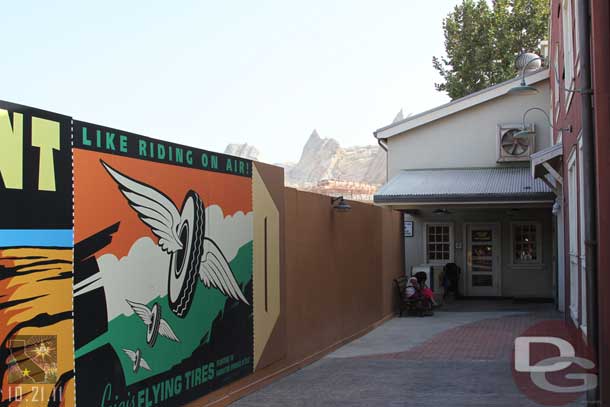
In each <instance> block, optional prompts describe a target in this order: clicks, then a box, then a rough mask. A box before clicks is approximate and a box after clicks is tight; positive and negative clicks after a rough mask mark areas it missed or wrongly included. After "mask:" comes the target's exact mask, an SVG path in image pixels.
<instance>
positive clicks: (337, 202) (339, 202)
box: [330, 196, 352, 212]
mask: <svg viewBox="0 0 610 407" xmlns="http://www.w3.org/2000/svg"><path fill="white" fill-rule="evenodd" d="M330 204H331V205H332V207H333V209H335V210H336V211H338V212H349V211H351V210H352V207H351V206H350V204H348V203H347V201H346V200H345V199H343V196H337V197H332V198H330Z"/></svg>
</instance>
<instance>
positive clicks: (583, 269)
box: [576, 131, 588, 335]
mask: <svg viewBox="0 0 610 407" xmlns="http://www.w3.org/2000/svg"><path fill="white" fill-rule="evenodd" d="M577 151H578V160H577V165H576V166H577V168H578V176H577V180H578V198H577V199H578V234H579V236H578V237H579V238H578V257H579V261H580V268H579V270H580V329H581V330H582V331H583V332H584V333H585V335H586V334H587V319H588V316H587V294H588V292H587V258H586V254H585V253H586V252H585V203H584V200H585V194H584V188H583V186H584V169H583V164H584V157H583V141H582V131H581V134H579V136H578V149H577Z"/></svg>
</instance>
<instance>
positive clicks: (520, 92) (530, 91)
mask: <svg viewBox="0 0 610 407" xmlns="http://www.w3.org/2000/svg"><path fill="white" fill-rule="evenodd" d="M538 93H539V90H538V89H536V88H535V87H533V86H530V85H527V84H525V82H521V84H520V85H519V86H515V87H514V88H511V89H509V90H508V94H509V95H517V96H528V95H536V94H538Z"/></svg>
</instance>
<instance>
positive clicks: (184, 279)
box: [168, 190, 205, 318]
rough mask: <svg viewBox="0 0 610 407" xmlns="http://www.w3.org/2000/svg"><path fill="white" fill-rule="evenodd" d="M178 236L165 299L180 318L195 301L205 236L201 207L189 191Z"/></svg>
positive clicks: (198, 199) (185, 199)
mask: <svg viewBox="0 0 610 407" xmlns="http://www.w3.org/2000/svg"><path fill="white" fill-rule="evenodd" d="M178 236H179V239H180V243H181V244H182V248H181V249H179V250H177V251H175V252H174V253H172V254H171V260H170V265H169V267H170V269H169V281H168V299H169V306H170V309H171V310H172V312H173V313H174V314H176V315H177V316H178V317H180V318H184V317H186V315H187V314H188V312H189V308H190V307H191V304H192V302H193V299H194V298H195V288H196V287H197V280H198V279H199V267H200V266H201V257H202V256H203V240H204V237H205V208H204V205H203V202H202V201H201V198H200V197H199V195H198V194H197V192H195V191H192V190H191V191H189V192H188V193H187V194H186V197H185V198H184V202H183V203H182V210H181V221H180V224H179V225H178Z"/></svg>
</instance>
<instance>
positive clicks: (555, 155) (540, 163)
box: [530, 143, 563, 194]
mask: <svg viewBox="0 0 610 407" xmlns="http://www.w3.org/2000/svg"><path fill="white" fill-rule="evenodd" d="M562 158H563V145H562V144H561V143H559V144H555V145H553V146H551V147H548V148H545V149H544V150H540V151H538V152H535V153H534V154H532V156H531V161H530V168H531V174H532V177H534V178H539V179H541V180H542V181H544V182H545V183H546V184H547V185H548V186H549V187H550V188H552V189H553V190H554V191H556V193H557V194H558V192H557V190H558V189H559V187H560V186H561V184H563V177H562V176H561V174H560V163H561V160H562Z"/></svg>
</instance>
